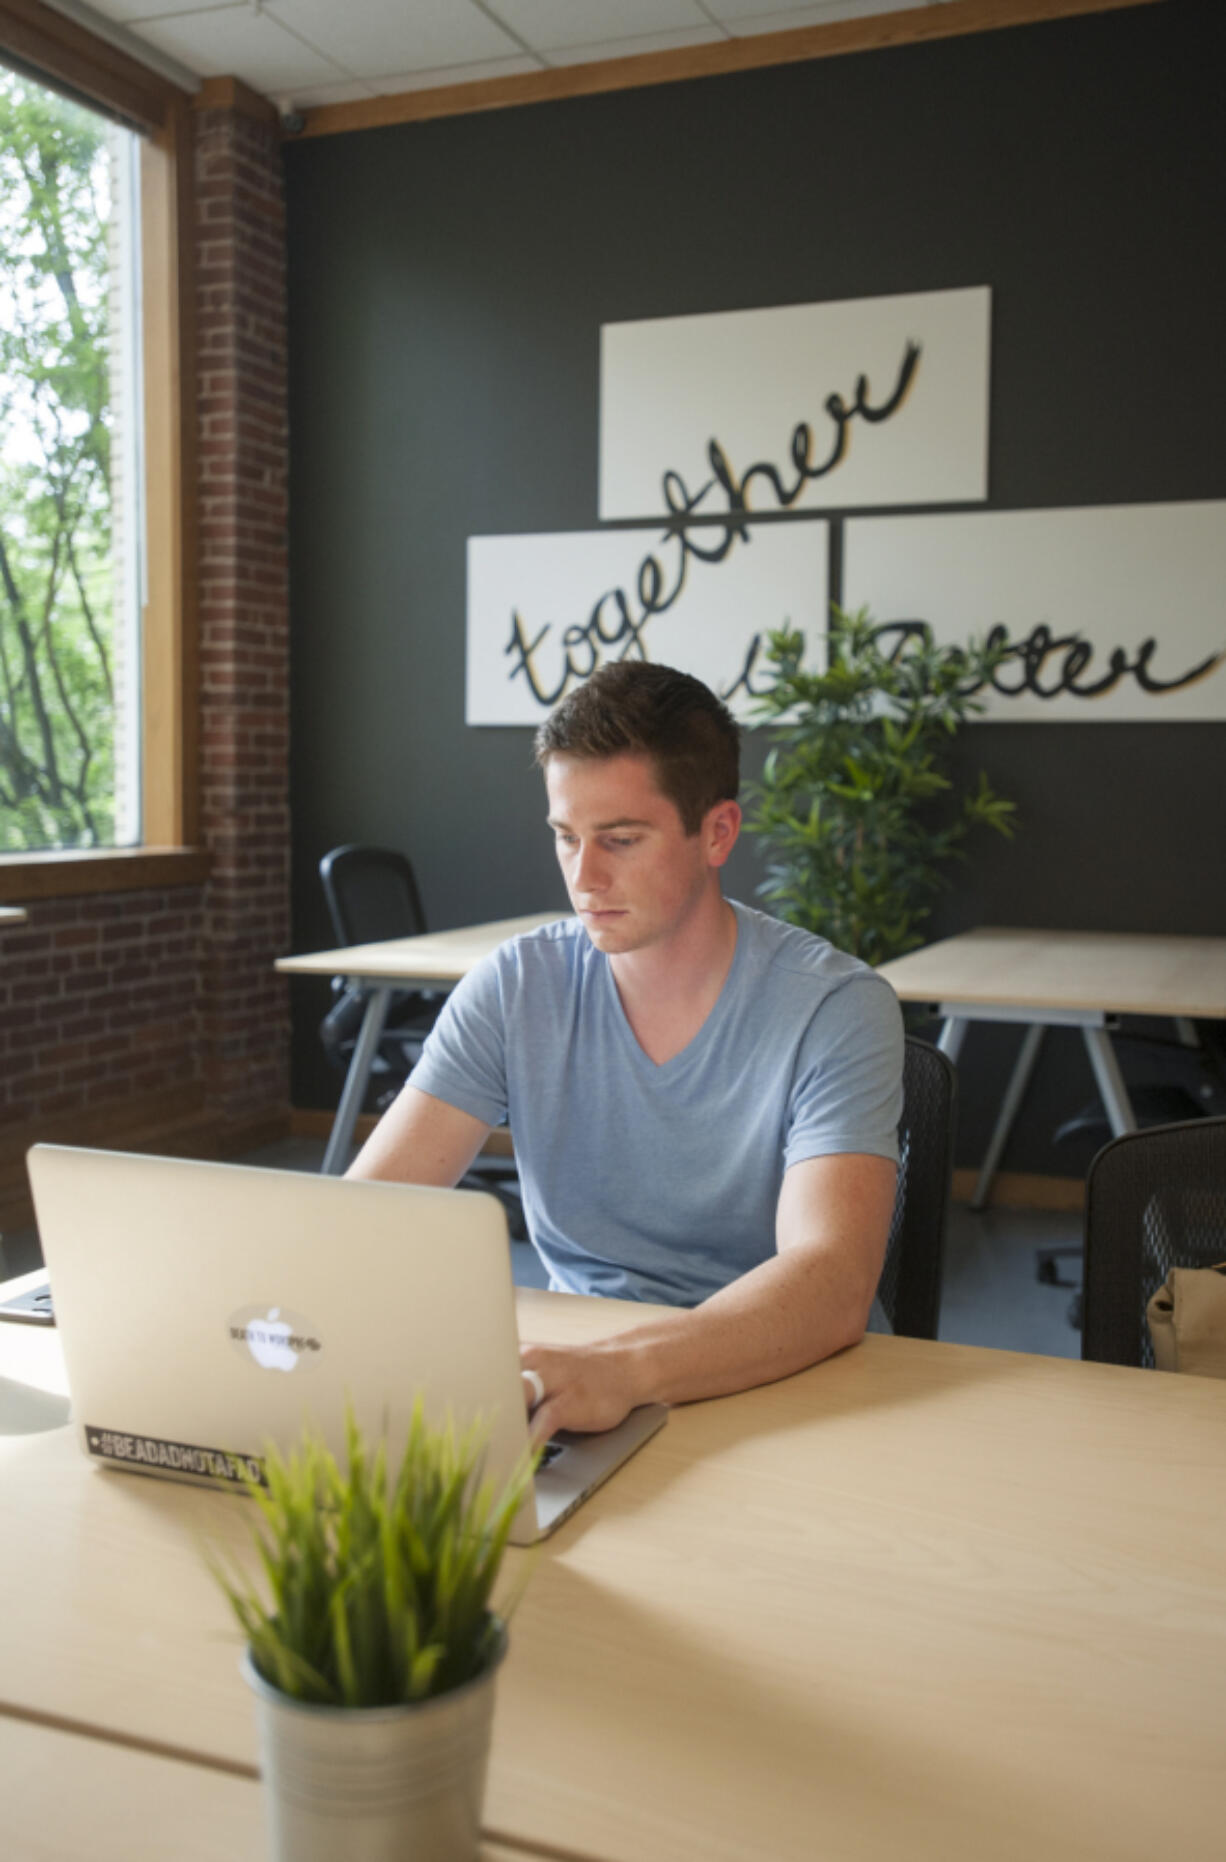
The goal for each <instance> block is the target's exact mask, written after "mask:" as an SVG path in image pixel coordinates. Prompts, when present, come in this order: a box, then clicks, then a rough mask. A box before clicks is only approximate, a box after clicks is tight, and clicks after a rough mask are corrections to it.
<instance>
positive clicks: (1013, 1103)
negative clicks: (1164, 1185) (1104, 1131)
mask: <svg viewBox="0 0 1226 1862" xmlns="http://www.w3.org/2000/svg"><path fill="white" fill-rule="evenodd" d="M880 973H881V975H882V976H884V977H886V978H887V980H888V981H889V982H890V983H892V984H893V986H894V990H895V992H896V994H897V995H898V996H899V998H900V1000H902V1001H903V1002H927V1003H931V1004H932V1005H933V1007H934V1008H935V1010H936V1013H937V1014H938V1015H940V1017H941V1019H942V1021H943V1022H944V1024H945V1025H944V1027H943V1029H942V1031H941V1038H940V1042H939V1045H940V1046H941V1048H943V1050H944V1051H945V1052H946V1053H947V1054H948V1055H949V1056H950V1058H951V1059H952V1060H956V1059H957V1058H958V1054H959V1052H960V1050H961V1047H962V1043H963V1040H964V1039H965V1036H966V1030H967V1026H968V1025H969V1023H970V1022H972V1021H1015V1022H1023V1023H1026V1024H1027V1032H1026V1035H1025V1037H1024V1039H1023V1041H1022V1046H1021V1048H1020V1050H1019V1053H1018V1057H1017V1061H1016V1063H1015V1065H1014V1069H1013V1073H1012V1075H1011V1077H1010V1080H1009V1085H1008V1087H1007V1089H1006V1091H1005V1096H1004V1099H1003V1100H1002V1102H1001V1107H1000V1112H999V1114H998V1116H997V1120H996V1126H995V1129H994V1131H993V1133H992V1139H991V1143H990V1144H989V1146H988V1152H987V1156H986V1157H985V1159H984V1163H983V1168H982V1170H981V1171H980V1175H979V1181H978V1184H977V1185H976V1189H975V1194H974V1197H973V1198H972V1207H973V1208H976V1209H981V1208H982V1207H983V1206H984V1204H985V1203H986V1201H987V1198H988V1193H989V1190H990V1188H991V1182H992V1177H993V1175H994V1174H995V1171H996V1166H997V1164H998V1163H999V1161H1000V1157H1001V1154H1002V1152H1003V1150H1004V1147H1005V1143H1006V1141H1007V1139H1008V1136H1009V1132H1010V1130H1011V1129H1012V1125H1013V1121H1014V1118H1015V1117H1016V1115H1017V1112H1018V1108H1019V1107H1020V1105H1021V1102H1022V1098H1023V1096H1024V1094H1025V1091H1026V1088H1027V1086H1028V1085H1029V1083H1030V1076H1031V1074H1032V1073H1033V1072H1034V1068H1035V1063H1036V1061H1037V1060H1038V1057H1039V1048H1040V1046H1041V1044H1042V1040H1043V1033H1044V1030H1045V1029H1046V1028H1049V1027H1054V1026H1063V1027H1070V1026H1071V1027H1076V1028H1080V1029H1081V1033H1082V1038H1083V1040H1084V1041H1085V1045H1086V1051H1087V1053H1088V1054H1089V1058H1090V1065H1091V1067H1092V1068H1093V1070H1094V1079H1095V1083H1096V1084H1097V1087H1098V1091H1099V1093H1100V1095H1101V1097H1102V1101H1103V1105H1104V1106H1105V1107H1106V1111H1107V1118H1108V1120H1109V1122H1110V1125H1111V1130H1112V1132H1113V1133H1114V1135H1115V1136H1116V1137H1117V1138H1118V1137H1119V1136H1120V1135H1121V1134H1122V1133H1123V1132H1126V1131H1135V1130H1136V1124H1137V1122H1136V1117H1135V1115H1134V1113H1133V1110H1132V1104H1131V1102H1130V1100H1129V1097H1128V1088H1127V1087H1126V1085H1125V1084H1124V1076H1123V1074H1122V1073H1121V1072H1120V1067H1119V1062H1118V1060H1117V1058H1116V1055H1115V1050H1114V1049H1113V1047H1112V1045H1111V1035H1110V1027H1109V1024H1110V1022H1111V1019H1112V1017H1114V1016H1118V1015H1164V1016H1171V1017H1172V1018H1173V1019H1174V1020H1175V1021H1176V1022H1178V1023H1179V1024H1180V1025H1181V1028H1182V1030H1183V1033H1184V1035H1185V1038H1188V1039H1191V1040H1194V1038H1195V1037H1194V1036H1193V1035H1191V1032H1190V1029H1189V1028H1188V1026H1187V1024H1189V1023H1190V1022H1191V1021H1192V1020H1193V1019H1194V1018H1196V1017H1198V1016H1204V1017H1206V1018H1210V1019H1226V938H1222V937H1148V936H1143V935H1140V934H1136V933H1131V932H1101V931H1010V930H998V929H994V928H991V927H985V928H983V929H980V930H977V931H965V932H963V933H962V934H961V935H960V936H958V937H949V938H944V939H942V940H941V942H939V943H937V944H928V945H926V946H925V947H924V948H923V949H922V950H915V951H911V952H910V953H909V955H907V956H905V957H896V958H894V959H893V961H892V962H890V963H883V964H882V965H881V966H880Z"/></svg>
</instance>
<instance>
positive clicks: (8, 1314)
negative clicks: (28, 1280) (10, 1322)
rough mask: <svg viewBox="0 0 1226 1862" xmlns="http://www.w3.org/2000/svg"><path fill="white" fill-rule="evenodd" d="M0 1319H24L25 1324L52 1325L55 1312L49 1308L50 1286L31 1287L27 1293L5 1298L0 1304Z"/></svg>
mask: <svg viewBox="0 0 1226 1862" xmlns="http://www.w3.org/2000/svg"><path fill="white" fill-rule="evenodd" d="M0 1319H16V1320H19V1321H20V1320H24V1321H25V1323H26V1324H27V1325H54V1324H55V1313H54V1312H53V1311H52V1308H51V1288H50V1287H49V1286H41V1287H32V1288H31V1289H30V1291H29V1292H28V1293H21V1294H19V1295H18V1297H17V1298H16V1299H11V1300H6V1301H5V1302H4V1304H3V1305H0Z"/></svg>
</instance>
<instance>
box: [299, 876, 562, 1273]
mask: <svg viewBox="0 0 1226 1862" xmlns="http://www.w3.org/2000/svg"><path fill="white" fill-rule="evenodd" d="M319 878H320V882H321V884H322V885H323V889H324V898H325V900H326V902H327V906H328V915H329V917H330V918H331V920H332V928H333V930H334V932H335V933H336V938H337V942H338V943H340V944H342V945H348V944H376V943H379V942H380V941H381V940H382V939H384V938H391V937H418V936H420V935H421V934H422V933H423V932H424V931H425V930H426V914H425V912H424V911H423V909H422V903H421V894H420V893H419V892H418V890H417V880H416V878H415V876H414V873H413V868H412V865H411V863H410V861H409V860H408V858H407V856H406V855H405V854H403V853H399V852H397V850H396V849H395V848H394V847H368V846H362V845H359V844H357V843H349V844H347V845H346V846H343V847H334V848H333V849H332V851H331V852H330V853H326V854H325V855H324V857H323V859H322V860H321V861H320V862H319ZM332 988H333V990H334V991H335V993H336V997H337V1000H336V1001H335V1002H334V1003H333V1005H332V1007H331V1008H330V1009H329V1011H328V1013H327V1014H326V1015H325V1016H324V1018H323V1021H322V1022H321V1023H320V1024H319V1036H320V1040H321V1041H322V1042H323V1048H324V1053H325V1054H326V1055H327V1057H328V1059H329V1061H330V1062H331V1064H332V1065H333V1066H334V1067H336V1068H337V1069H338V1071H340V1072H344V1071H345V1070H346V1069H347V1067H348V1065H349V1061H350V1058H351V1056H352V1054H353V1048H354V1043H355V1042H356V1040H357V1038H358V1031H359V1030H360V1028H361V1025H362V1017H363V1015H364V1014H365V1011H366V997H365V992H364V991H363V990H362V988H361V987H360V986H359V985H358V984H354V983H349V984H347V983H346V982H345V980H344V978H343V977H339V976H338V977H334V978H333V982H332ZM446 998H447V991H446V990H445V989H398V990H396V991H394V992H393V995H392V999H391V1005H390V1007H389V1009H388V1013H387V1021H386V1022H385V1024H384V1028H383V1034H382V1036H381V1037H380V1040H379V1047H378V1051H377V1053H376V1054H375V1058H374V1061H373V1063H372V1066H371V1080H372V1082H373V1084H374V1086H375V1100H374V1110H375V1111H376V1112H385V1111H386V1110H387V1108H388V1106H390V1105H391V1103H392V1101H393V1099H394V1098H395V1097H396V1095H397V1093H398V1092H399V1091H400V1089H401V1087H402V1086H403V1085H404V1083H405V1081H406V1079H407V1078H408V1076H409V1074H410V1073H411V1072H412V1070H413V1068H414V1066H415V1065H416V1064H417V1062H418V1060H419V1059H420V1058H421V1050H422V1048H423V1047H424V1046H425V1042H426V1037H427V1035H428V1034H429V1033H430V1030H431V1029H432V1028H433V1026H434V1024H435V1022H436V1021H437V1020H438V1016H439V1012H440V1010H441V1009H442V1006H443V1003H444V1002H445V1000H446ZM460 1187H461V1188H462V1189H469V1190H473V1189H476V1190H486V1191H488V1192H490V1193H491V1194H492V1195H494V1196H497V1198H498V1200H499V1202H501V1204H502V1206H503V1208H504V1209H505V1211H506V1216H507V1225H508V1227H509V1229H510V1231H511V1234H512V1237H513V1238H514V1239H515V1240H517V1241H523V1240H526V1239H527V1228H526V1226H525V1223H524V1210H523V1203H522V1201H521V1199H520V1195H519V1177H518V1174H517V1172H516V1169H515V1164H514V1161H513V1160H512V1159H509V1158H504V1157H484V1156H483V1157H481V1158H478V1159H475V1160H474V1162H473V1165H472V1168H471V1169H470V1170H469V1171H468V1172H467V1174H466V1175H465V1176H464V1177H462V1178H461V1180H460Z"/></svg>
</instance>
